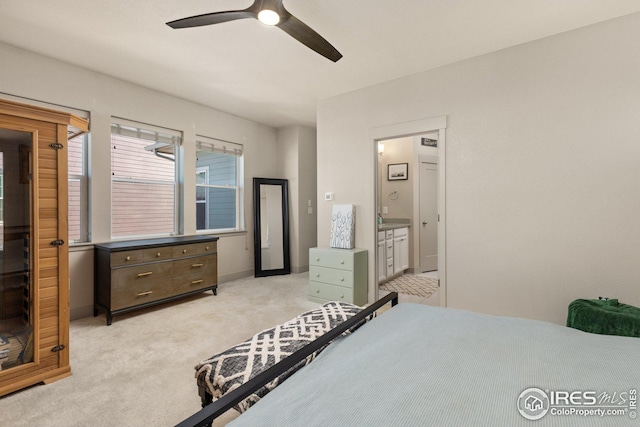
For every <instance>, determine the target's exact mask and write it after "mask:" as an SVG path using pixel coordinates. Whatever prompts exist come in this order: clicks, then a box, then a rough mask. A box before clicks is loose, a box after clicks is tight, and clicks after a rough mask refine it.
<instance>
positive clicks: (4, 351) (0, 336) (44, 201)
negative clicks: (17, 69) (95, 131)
mask: <svg viewBox="0 0 640 427" xmlns="http://www.w3.org/2000/svg"><path fill="white" fill-rule="evenodd" d="M87 130H88V123H87V121H86V120H84V119H80V118H78V117H75V116H73V115H71V114H67V113H62V112H58V111H54V110H49V109H43V108H39V107H33V106H29V105H23V104H19V103H15V102H10V101H5V100H0V184H1V187H2V189H1V192H0V195H1V197H2V200H0V206H1V207H2V209H1V210H0V273H1V274H0V396H3V395H5V394H8V393H11V392H13V391H16V390H19V389H21V388H25V387H28V386H30V385H33V384H37V383H40V382H45V383H48V382H52V381H55V380H57V379H60V378H64V377H66V376H69V375H71V368H70V366H69V254H68V246H67V240H68V239H67V234H68V230H67V227H68V224H67V209H68V208H67V203H68V182H67V179H68V169H67V168H68V166H67V156H68V154H67V150H68V146H67V141H68V138H70V137H73V136H76V135H80V134H82V133H84V132H86V131H87Z"/></svg>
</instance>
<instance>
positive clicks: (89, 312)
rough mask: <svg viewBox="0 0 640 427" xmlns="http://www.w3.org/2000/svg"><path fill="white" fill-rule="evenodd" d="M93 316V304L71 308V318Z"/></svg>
mask: <svg viewBox="0 0 640 427" xmlns="http://www.w3.org/2000/svg"><path fill="white" fill-rule="evenodd" d="M91 316H93V305H85V306H82V307H74V308H72V309H70V310H69V318H70V319H71V320H78V319H82V318H83V317H91Z"/></svg>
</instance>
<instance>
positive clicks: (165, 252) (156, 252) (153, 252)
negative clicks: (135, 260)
mask: <svg viewBox="0 0 640 427" xmlns="http://www.w3.org/2000/svg"><path fill="white" fill-rule="evenodd" d="M142 253H143V258H144V262H152V261H166V260H168V259H171V248H167V247H164V248H151V249H144V250H142Z"/></svg>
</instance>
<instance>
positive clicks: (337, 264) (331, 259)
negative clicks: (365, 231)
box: [309, 249, 353, 270]
mask: <svg viewBox="0 0 640 427" xmlns="http://www.w3.org/2000/svg"><path fill="white" fill-rule="evenodd" d="M309 265H310V266H311V265H317V266H319V267H327V268H338V269H341V270H353V252H351V251H349V250H344V251H342V250H340V249H330V250H326V249H311V250H310V251H309Z"/></svg>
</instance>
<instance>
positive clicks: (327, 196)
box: [324, 193, 333, 201]
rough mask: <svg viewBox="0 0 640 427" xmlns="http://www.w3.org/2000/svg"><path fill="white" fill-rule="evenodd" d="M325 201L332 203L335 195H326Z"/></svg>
mask: <svg viewBox="0 0 640 427" xmlns="http://www.w3.org/2000/svg"><path fill="white" fill-rule="evenodd" d="M324 199H325V200H326V201H331V200H333V193H324Z"/></svg>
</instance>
